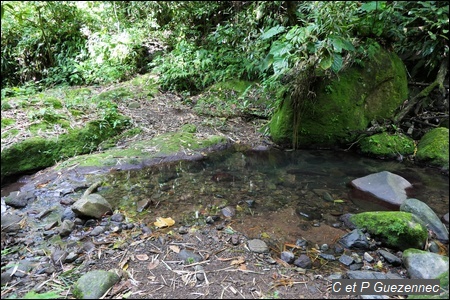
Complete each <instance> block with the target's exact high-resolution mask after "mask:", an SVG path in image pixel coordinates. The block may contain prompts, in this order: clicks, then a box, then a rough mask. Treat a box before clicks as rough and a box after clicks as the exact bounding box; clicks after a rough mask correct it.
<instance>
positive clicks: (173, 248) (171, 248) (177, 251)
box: [169, 245, 180, 253]
mask: <svg viewBox="0 0 450 300" xmlns="http://www.w3.org/2000/svg"><path fill="white" fill-rule="evenodd" d="M169 249H170V250H172V251H173V252H175V253H180V247H178V246H175V245H170V246H169Z"/></svg>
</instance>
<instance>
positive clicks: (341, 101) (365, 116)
mask: <svg viewBox="0 0 450 300" xmlns="http://www.w3.org/2000/svg"><path fill="white" fill-rule="evenodd" d="M314 92H315V94H316V97H315V98H314V99H312V100H310V99H304V100H301V101H302V103H301V107H302V111H301V113H300V122H299V127H298V128H297V132H298V133H299V136H298V142H299V145H300V147H302V146H303V147H310V146H323V147H330V146H331V147H333V146H336V145H339V144H348V143H349V142H353V141H355V140H356V138H357V132H360V131H361V130H365V129H366V128H367V126H368V125H369V123H370V121H372V120H382V119H385V118H386V119H387V118H390V117H392V116H393V114H394V112H395V110H396V109H397V107H398V106H399V105H400V104H401V103H403V101H404V100H405V99H406V98H407V95H408V94H407V79H406V71H405V68H404V66H403V64H402V63H401V60H400V59H399V58H398V57H397V56H396V55H395V54H393V53H389V52H387V51H380V52H379V53H378V54H377V55H376V59H373V60H371V61H368V62H366V64H365V67H364V68H362V67H359V66H353V67H351V68H349V69H347V70H344V71H343V72H342V73H341V74H339V76H337V77H335V78H333V79H323V80H319V81H318V82H317V84H316V86H315V87H314ZM291 106H292V104H291V101H290V100H288V99H287V101H285V102H284V103H283V106H282V108H281V109H280V110H279V111H278V112H277V113H275V114H274V116H273V118H272V120H271V124H270V127H269V128H270V134H271V135H272V138H273V139H274V141H275V142H277V143H278V142H279V140H282V141H283V140H285V139H286V138H289V140H290V141H292V129H291V128H292V126H293V123H292V122H291V121H292V120H293V115H294V111H293V110H292V108H291ZM284 122H289V123H288V124H284Z"/></svg>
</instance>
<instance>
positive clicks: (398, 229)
mask: <svg viewBox="0 0 450 300" xmlns="http://www.w3.org/2000/svg"><path fill="white" fill-rule="evenodd" d="M350 220H351V221H352V222H353V223H354V224H355V225H356V226H357V227H358V228H366V229H367V231H368V232H369V233H370V234H373V235H376V236H378V237H379V238H381V239H382V241H383V242H384V243H386V244H387V245H388V246H390V247H393V248H398V249H401V250H403V249H408V248H422V247H423V244H424V242H425V241H426V239H427V237H428V232H427V229H426V227H425V226H423V225H422V224H421V223H420V221H418V220H417V219H416V218H415V217H414V216H413V215H412V214H411V213H408V212H398V211H387V212H380V211H376V212H364V213H359V214H355V215H353V216H352V217H351V219H350Z"/></svg>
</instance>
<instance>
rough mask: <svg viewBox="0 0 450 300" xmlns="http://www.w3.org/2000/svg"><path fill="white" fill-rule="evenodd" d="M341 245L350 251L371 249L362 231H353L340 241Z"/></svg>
mask: <svg viewBox="0 0 450 300" xmlns="http://www.w3.org/2000/svg"><path fill="white" fill-rule="evenodd" d="M339 243H340V244H341V245H342V246H344V247H345V248H348V249H353V248H355V249H364V250H365V249H369V242H368V241H367V238H366V236H365V235H364V233H363V232H362V231H361V230H360V229H353V230H352V231H350V232H349V233H347V234H345V235H344V236H343V237H342V238H341V239H340V240H339Z"/></svg>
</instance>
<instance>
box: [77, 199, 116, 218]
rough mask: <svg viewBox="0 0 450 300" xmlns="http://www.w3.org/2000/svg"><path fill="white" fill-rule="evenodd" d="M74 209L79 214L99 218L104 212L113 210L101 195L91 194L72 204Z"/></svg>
mask: <svg viewBox="0 0 450 300" xmlns="http://www.w3.org/2000/svg"><path fill="white" fill-rule="evenodd" d="M72 210H73V211H74V212H75V213H76V214H77V215H80V216H88V217H93V218H97V219H99V218H101V217H102V216H103V215H104V214H106V213H109V212H112V207H111V204H109V202H108V201H106V199H105V198H103V197H102V196H101V195H99V194H89V195H87V196H83V197H81V199H80V200H78V201H76V202H75V203H74V204H72Z"/></svg>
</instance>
